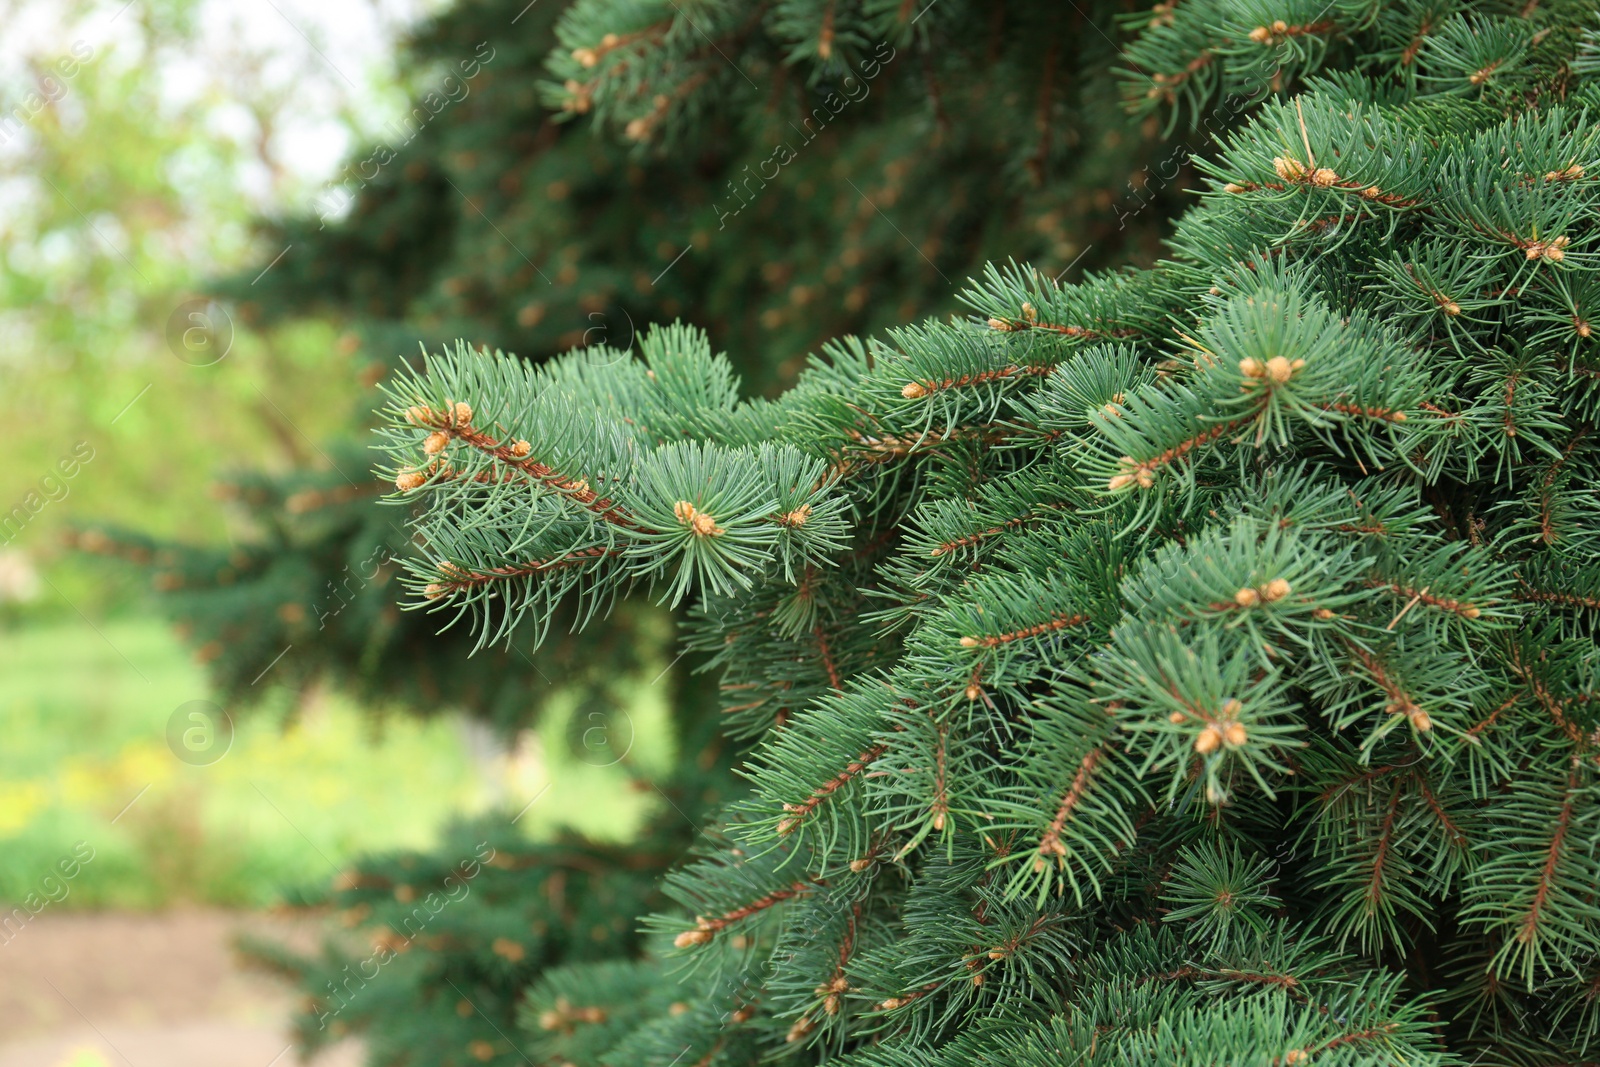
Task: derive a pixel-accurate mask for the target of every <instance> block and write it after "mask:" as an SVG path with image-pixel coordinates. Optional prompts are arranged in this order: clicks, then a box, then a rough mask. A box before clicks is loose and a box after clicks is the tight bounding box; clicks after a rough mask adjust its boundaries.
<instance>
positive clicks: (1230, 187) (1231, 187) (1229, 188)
mask: <svg viewBox="0 0 1600 1067" xmlns="http://www.w3.org/2000/svg"><path fill="white" fill-rule="evenodd" d="M1222 191H1223V192H1225V193H1242V192H1244V191H1245V188H1244V186H1242V185H1239V184H1236V183H1235V182H1229V183H1228V184H1227V185H1224V186H1223V187H1222Z"/></svg>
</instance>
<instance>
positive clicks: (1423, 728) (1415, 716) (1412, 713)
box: [1406, 705, 1433, 734]
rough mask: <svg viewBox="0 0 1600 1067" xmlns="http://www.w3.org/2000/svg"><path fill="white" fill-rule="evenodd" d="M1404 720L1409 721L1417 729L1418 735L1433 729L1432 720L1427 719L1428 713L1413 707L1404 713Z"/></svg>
mask: <svg viewBox="0 0 1600 1067" xmlns="http://www.w3.org/2000/svg"><path fill="white" fill-rule="evenodd" d="M1406 718H1408V719H1410V720H1411V725H1412V726H1415V727H1416V728H1417V732H1418V733H1424V734H1425V733H1427V732H1428V731H1429V730H1431V729H1433V720H1432V719H1431V718H1429V717H1428V713H1427V712H1425V711H1423V710H1422V709H1421V708H1419V707H1416V706H1415V705H1413V706H1412V707H1411V708H1410V710H1408V711H1407V712H1406Z"/></svg>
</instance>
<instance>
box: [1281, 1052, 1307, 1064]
mask: <svg viewBox="0 0 1600 1067" xmlns="http://www.w3.org/2000/svg"><path fill="white" fill-rule="evenodd" d="M1310 1062H1311V1053H1309V1052H1307V1051H1306V1050H1305V1049H1303V1048H1292V1049H1290V1050H1289V1051H1288V1052H1285V1053H1284V1054H1283V1067H1302V1065H1303V1064H1307V1063H1310Z"/></svg>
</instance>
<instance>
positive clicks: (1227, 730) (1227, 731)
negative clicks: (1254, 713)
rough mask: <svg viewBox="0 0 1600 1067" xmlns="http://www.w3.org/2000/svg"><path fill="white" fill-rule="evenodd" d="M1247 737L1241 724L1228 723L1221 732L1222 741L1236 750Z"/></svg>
mask: <svg viewBox="0 0 1600 1067" xmlns="http://www.w3.org/2000/svg"><path fill="white" fill-rule="evenodd" d="M1247 736H1248V735H1247V734H1246V733H1245V729H1244V723H1242V722H1230V723H1229V724H1228V725H1227V726H1225V727H1223V730H1222V739H1223V740H1224V741H1226V742H1227V743H1228V745H1229V746H1230V747H1232V748H1238V747H1239V746H1240V745H1242V744H1244V743H1245V739H1246V737H1247Z"/></svg>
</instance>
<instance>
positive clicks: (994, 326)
mask: <svg viewBox="0 0 1600 1067" xmlns="http://www.w3.org/2000/svg"><path fill="white" fill-rule="evenodd" d="M989 329H991V330H1002V331H1007V332H1009V331H1010V329H1011V324H1010V323H1009V322H1007V321H1006V320H1005V319H990V320H989Z"/></svg>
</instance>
